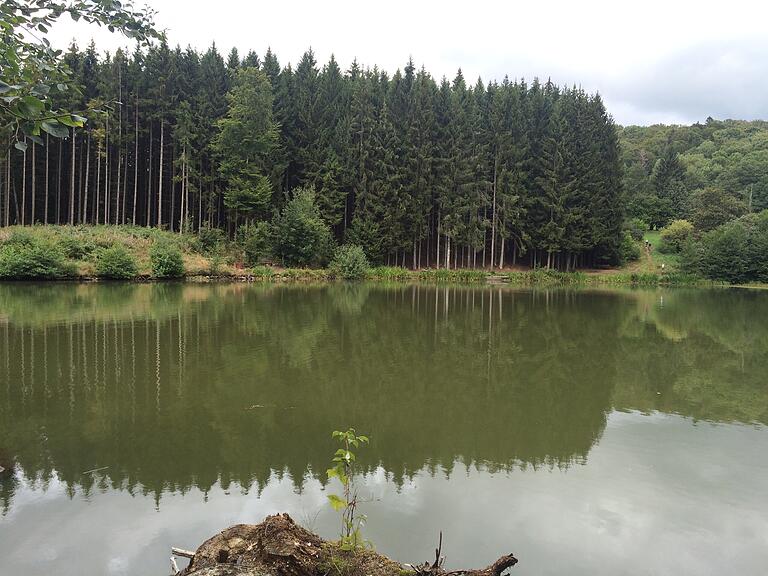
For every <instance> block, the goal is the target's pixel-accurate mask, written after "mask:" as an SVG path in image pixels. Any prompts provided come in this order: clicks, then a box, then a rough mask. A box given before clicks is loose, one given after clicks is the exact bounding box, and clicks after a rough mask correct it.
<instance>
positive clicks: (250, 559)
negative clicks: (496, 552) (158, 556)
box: [171, 514, 517, 576]
mask: <svg viewBox="0 0 768 576" xmlns="http://www.w3.org/2000/svg"><path fill="white" fill-rule="evenodd" d="M442 539H443V538H442V533H441V534H440V541H439V544H438V547H437V548H436V549H435V561H434V562H432V563H431V564H430V563H429V562H425V563H424V564H420V565H408V564H406V565H402V564H399V563H398V562H395V561H394V560H390V559H389V558H387V557H386V556H383V555H381V554H378V553H377V552H375V551H373V550H367V549H366V550H359V551H357V552H354V553H353V552H348V551H343V550H341V549H340V548H339V546H338V544H337V543H335V542H328V541H326V540H323V539H322V538H320V537H319V536H318V535H317V534H313V533H312V532H309V531H308V530H306V529H304V528H302V527H301V526H299V525H298V524H296V523H295V522H294V521H293V520H292V519H291V517H290V516H288V514H277V515H274V516H267V518H266V519H265V520H264V521H263V522H262V523H261V524H238V525H236V526H232V527H231V528H227V529H226V530H224V531H222V532H220V533H219V534H217V535H216V536H214V537H213V538H210V539H209V540H207V541H205V542H203V544H202V545H200V547H199V548H198V549H197V550H196V551H195V552H194V554H192V553H191V552H189V551H187V550H182V549H179V548H173V549H172V553H173V554H174V556H184V557H189V555H190V554H191V561H190V563H189V566H187V568H185V569H184V570H182V571H181V572H179V573H178V574H179V575H180V576H404V574H408V573H410V574H412V575H413V576H501V574H502V572H504V571H505V570H507V569H508V568H511V567H512V566H514V565H515V564H517V558H515V557H514V556H513V555H512V554H508V555H506V556H502V557H501V558H499V559H498V560H496V562H494V563H493V564H491V565H490V566H488V567H486V568H482V569H480V570H453V571H445V570H444V569H443V562H444V558H443V557H442ZM171 563H172V566H174V570H175V560H172V562H171Z"/></svg>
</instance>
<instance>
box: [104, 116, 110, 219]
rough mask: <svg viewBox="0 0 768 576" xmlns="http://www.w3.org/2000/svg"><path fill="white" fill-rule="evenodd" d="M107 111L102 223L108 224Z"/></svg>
mask: <svg viewBox="0 0 768 576" xmlns="http://www.w3.org/2000/svg"><path fill="white" fill-rule="evenodd" d="M109 201H110V200H109V112H107V122H106V126H105V129H104V224H109Z"/></svg>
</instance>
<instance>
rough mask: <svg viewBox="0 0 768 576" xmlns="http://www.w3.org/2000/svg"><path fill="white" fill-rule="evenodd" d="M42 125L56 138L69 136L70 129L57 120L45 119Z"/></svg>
mask: <svg viewBox="0 0 768 576" xmlns="http://www.w3.org/2000/svg"><path fill="white" fill-rule="evenodd" d="M40 127H41V128H42V129H43V130H45V131H46V132H48V134H50V135H51V136H54V137H56V138H66V137H67V136H69V129H68V128H67V127H66V126H64V125H63V124H62V123H60V122H58V121H56V120H44V121H43V122H42V124H41V125H40Z"/></svg>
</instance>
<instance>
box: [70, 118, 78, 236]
mask: <svg viewBox="0 0 768 576" xmlns="http://www.w3.org/2000/svg"><path fill="white" fill-rule="evenodd" d="M76 139H77V133H76V132H75V129H74V127H73V128H72V162H71V170H70V180H69V223H70V224H74V223H75V156H76V154H75V150H76V149H75V140H76Z"/></svg>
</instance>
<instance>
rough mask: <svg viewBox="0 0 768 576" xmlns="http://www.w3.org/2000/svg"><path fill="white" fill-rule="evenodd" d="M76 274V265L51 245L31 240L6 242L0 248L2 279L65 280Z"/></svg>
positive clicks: (0, 275) (0, 273) (0, 274)
mask: <svg viewBox="0 0 768 576" xmlns="http://www.w3.org/2000/svg"><path fill="white" fill-rule="evenodd" d="M75 273H76V270H75V267H74V265H72V264H71V263H70V262H68V261H67V260H66V258H65V257H64V254H63V253H62V251H61V250H60V249H59V248H57V247H56V246H53V245H51V244H47V243H43V242H39V241H36V240H34V239H30V240H29V241H26V240H25V241H24V242H18V241H14V242H10V243H9V242H6V243H5V244H4V245H3V246H2V247H1V248H0V278H3V279H9V280H41V279H56V278H65V277H67V276H74V275H75Z"/></svg>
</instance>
